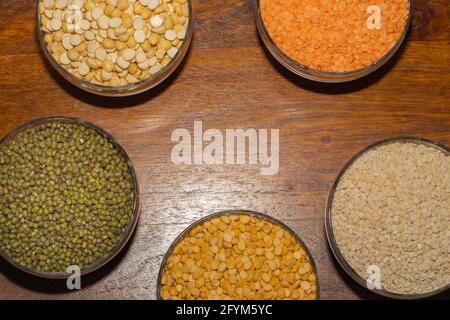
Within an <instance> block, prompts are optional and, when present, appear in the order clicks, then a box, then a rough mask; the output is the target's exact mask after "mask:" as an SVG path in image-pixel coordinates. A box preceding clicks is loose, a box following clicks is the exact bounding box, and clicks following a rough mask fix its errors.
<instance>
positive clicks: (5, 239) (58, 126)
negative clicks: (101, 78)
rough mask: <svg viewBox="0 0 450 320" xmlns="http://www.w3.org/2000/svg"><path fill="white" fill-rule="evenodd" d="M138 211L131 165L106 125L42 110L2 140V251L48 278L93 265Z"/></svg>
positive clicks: (127, 233) (112, 252)
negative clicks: (42, 114)
mask: <svg viewBox="0 0 450 320" xmlns="http://www.w3.org/2000/svg"><path fill="white" fill-rule="evenodd" d="M138 216H139V187H138V182H137V178H136V173H135V170H134V168H133V165H132V163H131V161H130V159H129V157H128V155H127V154H126V152H125V150H124V149H123V148H122V147H121V146H120V144H119V143H118V142H117V141H116V140H115V139H114V137H113V136H111V135H110V134H109V133H108V132H106V131H105V130H104V129H102V128H100V127H98V126H96V125H94V124H91V123H89V122H86V121H83V120H81V119H78V118H69V117H47V118H40V119H36V120H33V121H31V122H28V123H25V124H23V125H21V126H19V127H17V128H16V129H14V130H13V131H11V132H10V133H9V134H7V135H6V136H5V137H4V138H3V139H1V140H0V256H1V257H2V258H4V259H5V260H6V261H8V262H9V263H11V264H12V265H14V266H15V267H17V268H18V269H20V270H22V271H25V272H27V273H29V274H32V275H35V276H39V277H43V278H49V279H64V278H67V277H68V276H69V275H70V273H71V270H74V266H75V267H78V268H79V270H80V273H81V275H85V274H87V273H90V272H92V271H94V270H97V269H98V268H100V267H102V266H103V265H105V264H106V263H107V262H109V261H110V260H111V259H112V258H113V257H115V256H116V255H117V254H118V253H119V252H120V251H121V250H122V249H123V247H124V246H125V244H126V243H127V242H128V240H129V239H130V237H131V235H132V233H133V231H134V229H135V227H136V224H137V221H138Z"/></svg>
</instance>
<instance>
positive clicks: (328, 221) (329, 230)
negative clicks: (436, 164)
mask: <svg viewBox="0 0 450 320" xmlns="http://www.w3.org/2000/svg"><path fill="white" fill-rule="evenodd" d="M395 142H412V143H417V144H424V145H426V146H428V147H433V148H435V149H438V150H440V151H442V152H444V153H446V154H448V155H449V156H450V148H449V147H447V146H445V145H443V144H440V143H437V142H435V141H432V140H429V139H424V138H418V137H397V138H390V139H385V140H382V141H379V142H376V143H374V144H371V145H369V146H367V147H366V148H364V149H363V150H361V151H360V152H358V153H357V154H356V155H354V156H353V157H352V158H351V159H350V160H349V161H348V162H347V163H346V164H345V165H344V167H343V168H342V169H341V171H340V172H339V174H338V176H337V178H336V180H335V182H334V184H333V186H332V188H331V190H330V193H329V194H328V199H327V204H326V210H325V231H326V235H327V239H328V244H329V245H330V248H331V251H332V252H333V255H334V257H335V258H336V260H337V262H338V263H339V265H340V266H341V267H342V269H344V271H345V272H346V273H347V274H348V275H349V276H350V278H352V279H353V280H355V281H356V282H357V283H358V284H360V285H361V286H362V287H364V288H366V289H367V281H366V280H365V279H363V278H362V277H360V276H359V274H358V273H357V272H356V271H355V270H353V268H352V267H351V266H350V264H349V263H348V262H347V261H346V260H345V258H344V256H343V255H342V253H341V251H340V249H339V246H338V244H337V242H336V238H335V236H334V233H333V224H332V218H331V209H332V206H333V199H334V193H335V191H336V188H337V186H338V184H339V181H340V180H341V178H342V176H343V175H344V174H345V172H346V171H347V169H348V168H349V167H350V166H351V165H352V164H353V163H354V162H355V161H356V160H357V159H359V157H361V156H362V155H363V154H365V153H366V152H367V151H369V150H373V149H375V148H377V147H379V146H381V145H386V144H390V143H395ZM448 289H450V283H449V284H447V285H446V286H444V287H442V288H439V289H437V290H435V291H431V292H427V293H424V294H412V295H404V294H398V293H393V292H388V291H385V290H378V289H373V290H370V291H372V292H374V293H376V294H378V295H380V296H384V297H388V298H393V299H403V300H413V299H422V298H427V297H431V296H434V295H437V294H439V293H442V292H444V291H447V290H448ZM367 290H369V289H367Z"/></svg>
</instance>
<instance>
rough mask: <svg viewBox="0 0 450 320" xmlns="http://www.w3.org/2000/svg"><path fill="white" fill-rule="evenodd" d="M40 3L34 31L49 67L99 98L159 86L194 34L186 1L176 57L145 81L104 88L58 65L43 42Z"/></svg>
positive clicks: (119, 95) (188, 46)
mask: <svg viewBox="0 0 450 320" xmlns="http://www.w3.org/2000/svg"><path fill="white" fill-rule="evenodd" d="M41 2H42V0H37V1H36V6H35V16H36V19H35V21H36V23H35V30H36V34H37V39H38V42H39V44H40V47H41V49H42V51H43V53H44V55H45V57H46V59H47V61H48V62H49V63H50V65H51V66H52V67H53V69H55V70H56V72H57V73H58V74H59V75H61V76H62V77H63V78H64V79H65V80H67V81H68V82H69V83H71V84H72V85H74V86H76V87H77V88H80V89H82V90H84V91H86V92H89V93H93V94H97V95H100V96H105V97H126V96H132V95H137V94H140V93H143V92H145V91H147V90H150V89H152V88H154V87H156V86H158V85H159V84H161V83H162V82H163V81H164V80H166V79H167V78H168V77H169V76H170V75H171V74H172V73H174V72H175V70H176V69H177V68H178V66H179V65H180V64H181V62H182V61H183V60H184V58H185V57H186V54H187V53H188V51H189V48H190V45H191V42H192V38H193V34H194V19H193V16H194V15H193V10H192V0H187V2H188V8H189V17H188V25H187V28H186V36H185V39H183V43H182V45H181V47H180V48H179V49H178V52H177V53H176V55H175V56H174V57H173V58H172V59H171V60H170V62H169V63H168V64H167V65H166V66H164V67H162V68H161V70H160V71H158V72H157V73H156V74H154V75H152V76H150V77H149V78H147V79H144V80H140V81H137V82H135V83H132V84H127V85H125V86H115V87H112V86H104V85H99V84H95V83H92V82H90V81H87V80H83V79H80V78H77V77H76V76H74V75H73V74H71V73H70V72H68V71H67V70H66V69H65V68H64V67H63V66H62V65H60V64H59V63H58V62H57V61H56V60H55V58H54V57H53V55H52V54H51V52H50V50H49V48H48V46H47V43H46V42H45V40H44V33H43V31H42V29H41V14H40V13H39V5H40V3H41Z"/></svg>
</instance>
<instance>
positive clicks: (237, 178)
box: [0, 0, 450, 299]
mask: <svg viewBox="0 0 450 320" xmlns="http://www.w3.org/2000/svg"><path fill="white" fill-rule="evenodd" d="M415 2H416V5H415V9H414V21H413V27H412V31H411V32H410V34H409V36H408V39H407V42H406V45H405V46H404V47H403V48H402V50H401V52H399V54H398V55H396V57H395V58H394V59H393V60H391V62H390V63H389V64H388V65H386V66H385V67H383V68H382V69H381V70H379V71H378V72H376V73H375V74H373V75H371V76H369V77H367V78H364V79H362V80H359V81H357V82H354V83H349V84H344V85H319V84H316V83H312V82H309V81H306V80H302V79H300V78H297V77H295V76H293V75H292V74H290V73H289V72H287V71H285V70H284V69H283V68H282V67H280V66H279V65H278V64H277V63H276V62H275V61H274V60H273V59H272V58H271V57H269V56H268V54H267V52H266V51H265V50H264V49H263V48H262V44H261V42H260V40H259V37H258V34H257V31H256V27H255V24H254V19H253V1H251V0H245V1H242V0H226V1H218V0H194V15H195V36H194V40H193V43H192V47H191V50H190V53H189V55H188V56H187V58H186V60H185V63H184V64H183V66H182V68H180V69H179V70H178V71H177V72H176V73H175V74H174V75H173V76H171V77H170V78H169V79H168V80H167V81H165V82H164V83H163V84H162V85H160V86H159V87H158V88H156V89H154V90H152V91H150V92H148V93H145V94H142V95H139V96H136V97H131V98H123V99H111V98H102V97H98V96H94V95H90V94H87V93H84V92H82V91H80V90H78V89H76V88H74V87H73V86H71V85H70V84H68V83H67V82H66V81H64V80H63V79H62V78H61V77H60V76H58V75H57V74H56V72H55V71H53V70H52V69H51V67H50V66H49V64H48V63H47V62H46V61H45V59H44V57H43V55H42V53H41V50H40V48H39V46H38V43H37V41H36V36H35V30H34V23H35V22H34V18H35V17H34V4H35V1H23V0H0V15H1V19H0V43H1V46H0V70H1V71H0V136H3V135H5V134H6V133H7V132H9V131H10V130H11V129H13V128H14V127H16V126H18V125H19V124H21V123H24V122H26V121H29V120H31V119H34V118H38V117H43V116H54V115H64V116H76V117H81V118H83V119H85V120H88V121H91V122H93V123H95V124H98V125H100V126H102V127H104V128H105V129H106V130H108V131H109V132H111V133H112V134H113V135H114V136H115V137H116V138H117V139H118V141H120V143H121V144H122V145H123V147H124V148H125V149H126V151H127V152H128V154H129V155H130V157H131V159H132V161H133V162H134V165H135V167H136V170H137V173H138V178H139V181H140V187H141V199H142V201H141V203H142V211H141V218H140V221H139V224H138V227H137V230H136V232H135V235H134V237H133V239H132V241H131V242H130V243H129V245H128V246H127V248H126V250H124V251H123V252H122V253H121V254H120V256H119V257H117V258H116V259H114V260H113V262H112V263H110V264H109V265H107V266H106V267H104V268H102V269H101V270H99V271H98V272H95V273H94V274H91V275H90V276H87V277H85V278H83V279H82V285H83V287H84V288H83V289H82V290H80V291H74V292H67V291H66V290H65V289H64V287H65V285H64V282H50V281H43V280H40V279H35V278H32V277H29V276H27V275H25V274H23V273H21V272H18V271H16V270H14V269H13V268H12V267H11V266H9V265H8V264H7V263H6V262H5V261H0V298H2V299H16V298H19V299H23V298H45V299H46V298H60V299H63V298H64V299H66V298H69V299H100V298H108V299H109V298H113V299H119V298H120V299H122V298H125V299H128V298H138V299H153V298H155V297H156V278H157V274H158V271H159V268H160V264H161V261H162V259H163V255H164V254H165V252H166V250H167V249H168V248H169V246H170V244H171V243H172V241H173V240H174V239H175V237H176V236H177V235H178V234H179V233H180V232H181V231H182V230H183V229H184V228H186V227H187V226H189V224H191V223H192V222H194V221H196V220H197V219H199V218H201V217H204V216H206V215H208V214H210V213H213V212H215V211H219V210H223V209H252V210H256V211H260V212H265V213H268V214H270V215H272V216H274V217H276V218H278V219H281V220H282V221H284V222H285V223H287V224H288V225H289V226H291V227H292V228H293V229H294V230H295V231H297V232H298V233H299V234H300V236H301V237H302V238H303V239H304V241H305V243H306V244H307V246H308V247H309V248H310V250H311V251H312V253H313V256H314V258H315V261H316V263H317V265H318V270H319V277H320V285H321V294H322V298H324V299H344V298H345V299H358V298H374V296H373V295H372V294H371V293H368V292H366V291H365V290H363V289H361V288H360V287H358V285H356V284H355V283H354V282H353V281H351V280H350V279H349V278H348V277H347V276H345V275H344V274H343V272H342V271H341V270H340V268H338V266H337V264H336V262H335V261H334V260H333V258H332V256H331V254H330V251H329V249H328V245H327V241H326V237H325V232H324V208H325V201H326V198H327V195H328V192H329V190H330V187H331V184H332V183H333V181H334V179H335V177H336V174H337V173H338V171H339V170H340V168H341V167H342V166H343V165H344V163H345V162H346V161H347V160H348V159H349V158H350V157H351V156H352V155H353V154H355V153H356V152H357V151H358V150H360V149H362V148H363V147H365V146H366V145H367V144H370V143H372V142H375V141H377V140H381V139H384V138H388V137H394V136H404V135H413V136H421V137H425V138H431V139H435V140H436V141H438V142H441V143H444V144H447V145H450V113H449V107H450V106H449V98H450V90H449V89H450V83H449V80H450V76H449V74H450V67H449V66H450V56H449V52H450V44H449V41H450V28H449V10H450V8H449V1H448V0H417V1H415ZM194 120H202V121H203V127H204V129H208V128H217V129H220V130H225V129H226V128H251V127H253V128H269V129H270V128H278V129H280V171H279V173H278V174H277V175H274V176H263V175H261V174H260V172H259V169H260V168H259V166H253V165H220V166H206V165H205V166H201V165H192V166H187V165H181V166H177V165H174V164H173V163H172V161H171V158H170V155H171V150H172V148H173V146H174V143H172V142H171V140H170V137H171V133H172V131H173V130H175V129H176V128H187V129H189V130H190V131H191V132H192V130H193V122H194ZM441 296H442V297H446V298H448V297H449V294H448V293H447V294H444V295H441Z"/></svg>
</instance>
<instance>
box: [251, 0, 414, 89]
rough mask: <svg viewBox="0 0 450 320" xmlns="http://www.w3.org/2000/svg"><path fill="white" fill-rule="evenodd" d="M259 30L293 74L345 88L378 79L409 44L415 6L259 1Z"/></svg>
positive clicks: (403, 2)
mask: <svg viewBox="0 0 450 320" xmlns="http://www.w3.org/2000/svg"><path fill="white" fill-rule="evenodd" d="M255 2H256V4H255V18H256V25H257V28H258V31H259V34H260V36H261V39H262V42H263V43H264V45H265V46H266V48H267V50H268V51H269V52H270V54H271V55H272V56H273V57H274V58H275V59H276V60H277V61H278V62H279V63H280V64H281V65H283V66H284V67H285V68H287V69H288V70H290V71H291V72H293V73H295V74H297V75H299V76H301V77H304V78H307V79H309V80H314V81H318V82H325V83H341V82H348V81H352V80H356V79H359V78H362V77H364V76H367V75H368V74H370V73H373V72H374V71H375V70H377V69H379V68H380V67H382V66H383V65H384V64H385V63H386V62H388V61H389V60H390V59H391V58H392V57H393V56H394V55H395V54H396V53H397V51H398V50H399V49H400V48H401V46H402V43H403V42H404V41H405V38H406V35H407V33H408V30H409V26H410V24H411V20H412V6H413V1H412V0H379V1H376V2H375V3H374V2H373V1H370V0H348V1H333V0H321V1H310V0H256V1H255Z"/></svg>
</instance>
